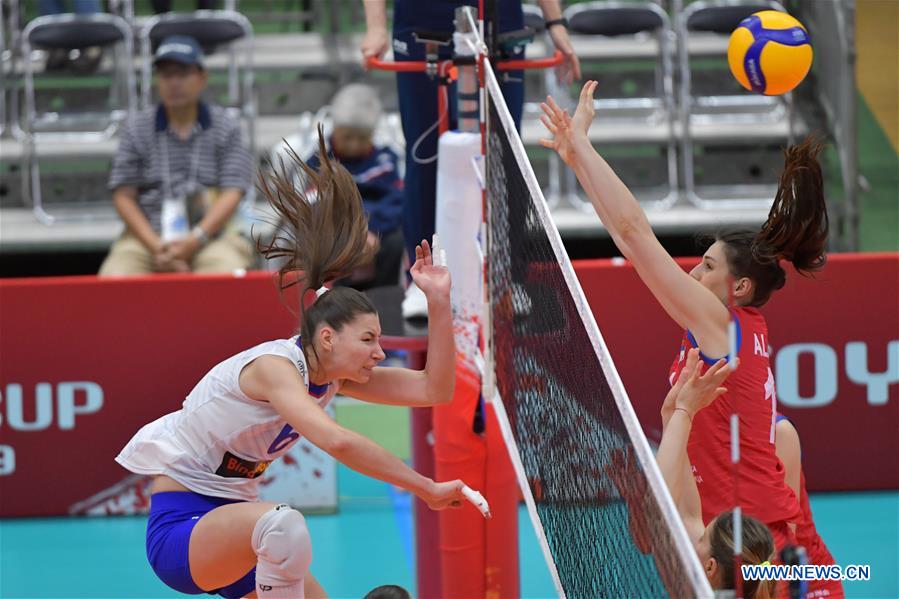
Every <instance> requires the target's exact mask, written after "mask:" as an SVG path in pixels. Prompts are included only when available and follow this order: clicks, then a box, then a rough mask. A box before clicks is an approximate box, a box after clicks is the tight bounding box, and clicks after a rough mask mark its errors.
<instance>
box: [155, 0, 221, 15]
mask: <svg viewBox="0 0 899 599" xmlns="http://www.w3.org/2000/svg"><path fill="white" fill-rule="evenodd" d="M150 2H151V4H152V5H153V12H155V13H156V14H159V13H161V12H169V11H171V10H172V0H150ZM215 5H216V0H197V10H213V9H214V8H215Z"/></svg>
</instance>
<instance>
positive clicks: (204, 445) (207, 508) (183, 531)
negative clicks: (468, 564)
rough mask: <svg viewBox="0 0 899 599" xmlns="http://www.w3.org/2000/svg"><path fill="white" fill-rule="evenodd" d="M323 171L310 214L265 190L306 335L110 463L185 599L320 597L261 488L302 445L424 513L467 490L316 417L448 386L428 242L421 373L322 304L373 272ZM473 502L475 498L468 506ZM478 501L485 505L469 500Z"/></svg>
mask: <svg viewBox="0 0 899 599" xmlns="http://www.w3.org/2000/svg"><path fill="white" fill-rule="evenodd" d="M319 151H320V164H321V166H320V169H319V170H318V172H316V171H314V170H312V169H310V168H309V167H307V166H306V165H305V164H303V163H302V162H301V161H300V160H299V159H298V158H296V157H295V156H294V159H295V160H296V161H297V163H298V166H299V167H300V168H301V169H302V170H303V172H304V173H305V175H306V176H307V177H308V180H309V183H310V185H309V186H308V187H307V188H314V189H315V190H316V191H317V200H316V201H314V202H312V201H310V200H309V198H307V197H306V196H305V195H304V194H303V193H302V192H301V191H300V190H298V189H296V188H295V187H294V186H293V184H292V182H291V179H290V178H288V177H287V176H285V175H284V174H283V173H280V174H276V175H272V176H269V177H268V178H265V177H264V178H263V179H262V190H263V191H264V192H265V194H266V195H267V196H268V199H269V201H270V202H271V204H272V206H273V207H274V209H275V210H276V211H277V213H278V215H279V216H280V217H281V219H282V223H285V224H286V226H282V230H281V232H280V233H279V234H278V235H277V236H276V238H275V239H274V240H273V241H272V242H271V244H270V245H268V246H267V247H264V248H261V251H262V252H263V254H265V255H266V257H286V258H288V260H287V262H286V264H285V265H284V266H283V268H282V269H281V271H280V282H281V287H282V289H283V288H285V287H288V286H290V285H292V284H296V283H297V280H296V279H294V281H293V283H291V282H287V283H285V281H290V278H291V276H292V275H294V274H295V273H297V272H299V273H301V275H300V276H301V278H300V279H299V282H300V283H301V284H302V286H303V287H302V289H303V293H302V294H301V297H303V296H304V295H305V294H306V292H308V291H310V290H313V289H316V290H318V291H317V292H316V295H317V298H316V299H315V301H314V303H313V304H312V305H311V306H310V307H309V308H308V309H306V310H305V311H304V312H303V313H302V321H301V324H300V333H301V334H300V335H298V336H295V337H293V338H291V339H281V340H276V341H269V342H266V343H262V344H260V345H257V346H256V347H253V348H251V349H248V350H246V351H244V352H241V353H239V354H237V355H235V356H233V357H231V358H228V359H226V360H225V361H223V362H221V363H220V364H218V365H216V366H214V367H213V368H212V370H210V371H209V372H208V373H207V374H206V375H205V376H204V377H203V378H202V379H201V380H200V382H199V383H198V384H197V385H196V387H194V389H193V391H191V393H190V394H189V395H188V396H187V399H186V400H185V402H184V404H183V406H182V408H181V409H180V410H178V411H177V412H173V413H171V414H168V415H166V416H163V417H162V418H160V419H158V420H156V421H154V422H151V423H150V424H148V425H146V426H144V427H143V428H142V429H141V430H140V431H139V432H138V433H137V434H136V435H135V436H134V438H133V439H131V441H130V442H129V443H128V445H127V446H126V447H125V448H124V449H123V450H122V452H121V453H120V454H119V456H118V457H117V458H116V460H117V461H118V462H119V463H120V464H122V465H123V466H124V467H125V468H127V469H128V470H130V471H132V472H135V473H138V474H145V475H153V476H155V479H154V482H153V487H152V493H153V494H152V497H151V505H150V516H149V521H148V523H147V540H146V544H147V556H148V558H149V561H150V564H151V565H152V567H153V570H154V571H155V572H156V574H157V575H158V576H159V578H160V579H161V580H162V581H163V582H165V583H166V584H167V585H168V586H170V587H172V588H173V589H175V590H177V591H181V592H183V593H189V594H200V593H204V592H208V593H218V594H219V595H221V596H223V597H245V596H250V597H259V598H260V599H266V598H290V599H297V598H303V597H304V596H305V597H318V596H325V594H324V591H323V589H322V588H321V587H320V586H319V585H318V583H317V582H316V581H315V580H314V578H313V577H312V576H311V575H310V574H309V567H310V563H311V562H312V542H311V539H310V537H309V530H308V529H307V527H306V522H305V520H304V518H303V515H302V514H301V513H300V512H298V511H296V510H294V509H291V508H290V507H288V506H286V505H283V504H282V505H277V504H274V503H265V502H260V501H258V495H259V482H260V477H261V474H262V473H263V472H264V471H265V469H266V468H267V467H268V465H269V464H270V463H271V461H273V460H275V459H277V458H279V457H280V456H282V455H283V454H284V453H285V452H286V451H287V450H288V449H289V448H290V447H291V446H292V445H293V444H294V443H296V441H297V440H298V439H299V438H300V437H301V436H305V437H306V438H307V439H309V441H310V442H312V443H313V444H315V445H316V446H318V447H320V448H321V449H323V450H324V451H326V452H327V453H329V454H330V455H332V456H333V457H334V458H336V459H337V460H339V461H340V462H342V463H343V464H345V465H347V466H349V467H350V468H353V469H354V470H357V471H358V472H361V473H363V474H366V475H368V476H372V477H375V478H378V479H380V480H383V481H385V482H388V483H391V484H395V485H399V486H401V487H403V488H405V489H408V490H409V491H411V492H412V493H414V494H415V495H417V496H418V497H419V498H421V499H422V500H423V501H424V502H425V503H427V504H428V506H429V507H431V509H434V510H442V509H445V508H450V507H459V506H460V505H461V504H462V501H464V500H465V499H466V498H469V500H471V497H472V491H471V489H468V488H467V487H465V485H464V484H463V483H462V481H459V480H454V481H446V482H435V481H433V480H431V479H429V478H426V477H424V476H422V475H420V474H418V473H417V472H415V471H414V470H412V469H411V468H409V467H408V466H406V464H405V463H403V461H402V460H400V459H399V458H397V457H395V456H393V455H392V454H390V453H389V452H388V451H386V450H384V449H382V448H381V447H380V446H378V445H377V444H375V443H374V442H372V441H370V440H369V439H367V438H365V437H363V436H361V435H359V434H357V433H355V432H353V431H350V430H347V429H345V428H343V427H341V426H340V425H338V424H337V423H336V422H334V420H332V419H331V418H330V417H329V416H328V414H327V413H326V412H325V411H324V409H323V408H324V407H325V406H326V405H327V403H328V402H329V401H330V400H331V398H333V397H334V394H335V393H336V392H337V391H338V390H339V391H340V392H341V393H342V394H345V395H349V396H352V397H356V398H358V399H361V400H363V401H369V402H374V403H384V404H392V405H405V406H429V405H436V404H442V403H446V402H449V401H450V400H451V398H452V396H453V388H454V384H455V378H454V377H455V363H454V361H455V345H454V341H453V330H452V315H451V307H450V275H449V271H448V270H447V268H446V267H445V266H438V265H436V264H434V261H433V259H432V255H431V250H430V248H429V246H428V243H427V242H426V241H423V242H422V243H421V245H420V246H419V247H418V248H417V249H416V261H415V264H414V265H413V267H412V270H411V274H412V277H413V279H414V280H415V282H416V284H417V285H418V287H419V288H420V289H421V290H422V291H423V292H424V293H425V295H426V297H427V299H428V333H429V335H428V360H427V366H426V367H425V369H424V371H413V370H408V369H404V368H382V367H378V366H377V365H378V363H379V362H380V361H381V360H383V359H384V353H383V351H382V350H381V347H380V345H379V336H380V333H381V328H380V324H379V319H378V314H377V312H376V311H375V308H374V306H373V305H372V303H371V302H370V301H369V300H368V298H366V296H365V295H363V294H361V293H359V292H358V291H355V290H353V289H350V288H347V287H340V288H336V289H333V290H330V291H328V290H326V289H324V288H322V285H323V283H324V282H325V281H330V280H334V279H338V278H340V277H343V276H346V275H348V274H349V273H350V272H352V271H353V270H354V269H355V268H356V267H358V266H359V265H360V264H363V263H365V261H366V260H368V258H369V257H368V256H366V255H365V251H366V234H367V227H366V222H365V218H364V214H363V208H362V201H361V199H360V197H359V192H358V191H357V188H356V184H355V183H354V181H353V178H352V177H351V176H350V174H349V173H348V172H347V171H346V170H345V169H344V168H343V167H341V166H339V165H338V164H337V163H335V162H334V161H333V160H331V159H330V158H329V157H328V156H327V154H326V152H325V149H324V144H323V142H322V140H321V134H320V139H319ZM466 494H467V495H468V497H467V496H466ZM474 496H475V497H476V498H478V499H481V498H479V497H478V496H477V494H476V493H475V494H474Z"/></svg>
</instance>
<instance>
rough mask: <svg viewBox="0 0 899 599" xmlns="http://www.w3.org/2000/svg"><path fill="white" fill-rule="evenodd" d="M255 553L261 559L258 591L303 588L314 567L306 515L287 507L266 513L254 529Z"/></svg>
mask: <svg viewBox="0 0 899 599" xmlns="http://www.w3.org/2000/svg"><path fill="white" fill-rule="evenodd" d="M253 551H255V552H256V556H257V557H258V562H257V564H256V587H257V590H260V591H269V590H272V588H275V589H277V588H278V587H292V586H293V585H295V584H299V585H302V581H303V578H305V576H306V573H307V572H309V564H311V563H312V540H311V539H310V538H309V529H308V528H306V519H305V518H303V514H301V513H300V512H298V511H296V510H295V509H292V508H291V507H290V506H288V505H285V504H283V503H282V504H281V505H279V506H277V507H274V508H272V509H270V510H269V511H267V512H265V513H264V514H263V515H262V517H261V518H259V520H258V521H257V522H256V527H255V528H254V529H253ZM266 587H272V588H266ZM260 595H261V596H266V595H264V594H262V593H260Z"/></svg>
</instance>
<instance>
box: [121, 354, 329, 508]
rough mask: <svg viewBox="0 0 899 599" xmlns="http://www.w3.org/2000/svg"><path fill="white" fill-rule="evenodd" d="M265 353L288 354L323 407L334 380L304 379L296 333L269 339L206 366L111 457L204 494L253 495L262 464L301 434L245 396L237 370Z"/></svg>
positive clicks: (251, 498) (306, 376) (252, 498)
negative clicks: (171, 407)
mask: <svg viewBox="0 0 899 599" xmlns="http://www.w3.org/2000/svg"><path fill="white" fill-rule="evenodd" d="M264 355H276V356H283V357H285V358H287V359H289V360H290V361H291V362H293V363H294V364H295V365H296V367H297V370H298V371H299V372H300V375H301V376H302V377H303V381H304V382H305V383H306V387H307V389H309V394H310V395H311V396H312V397H313V398H314V399H316V400H317V401H318V404H319V405H320V406H322V407H325V406H326V405H327V404H328V402H330V401H331V399H332V398H333V397H334V394H335V393H336V391H337V389H336V387H337V385H336V384H333V383H332V384H330V385H322V386H318V385H310V384H309V374H308V371H307V368H306V359H305V357H304V356H303V351H302V349H301V348H300V344H299V338H298V337H293V338H292V339H279V340H277V341H268V342H266V343H262V344H260V345H257V346H256V347H253V348H251V349H248V350H246V351H244V352H241V353H239V354H237V355H236V356H232V357H230V358H228V359H227V360H225V361H224V362H221V363H219V364H217V365H216V366H214V367H213V368H212V370H210V371H209V372H208V373H206V376H204V377H203V378H202V379H201V380H200V382H199V383H197V386H196V387H194V389H193V391H191V392H190V394H189V395H188V396H187V399H186V400H185V401H184V404H182V406H181V409H180V410H178V411H177V412H172V413H171V414H166V415H165V416H163V417H162V418H159V419H157V420H154V421H153V422H151V423H150V424H147V425H146V426H144V427H143V428H141V429H140V430H139V431H138V432H137V434H136V435H134V437H133V438H132V439H131V441H129V442H128V444H127V445H126V446H125V448H124V449H122V451H121V453H119V455H118V456H117V457H116V461H117V462H118V463H119V464H121V465H122V466H124V467H125V468H127V469H128V470H130V471H131V472H135V473H137V474H146V475H157V474H164V475H166V476H170V477H171V478H173V479H174V480H176V481H178V482H179V483H181V484H182V485H184V486H185V487H187V488H188V489H190V490H191V491H194V492H195V493H200V494H202V495H210V496H213V497H223V498H228V499H238V500H243V501H255V500H256V499H257V498H258V496H259V481H260V478H261V476H262V473H263V472H265V469H266V468H268V465H269V464H270V463H271V462H272V461H273V460H276V459H278V458H279V457H280V456H281V455H283V454H284V453H286V452H287V450H288V449H290V447H291V446H293V444H294V443H296V442H297V440H298V439H299V438H300V434H299V433H298V432H296V431H295V430H294V429H293V427H291V426H290V425H289V424H288V423H287V422H286V421H285V420H284V419H283V418H281V416H279V415H278V412H277V411H275V409H274V408H273V407H272V406H271V404H269V403H267V402H263V401H256V400H254V399H250V398H249V397H247V396H246V395H245V394H244V392H243V391H241V389H240V384H239V382H238V378H239V377H240V372H241V370H243V368H244V367H245V366H246V365H247V364H249V363H250V362H252V361H253V360H255V359H256V358H258V357H259V356H264Z"/></svg>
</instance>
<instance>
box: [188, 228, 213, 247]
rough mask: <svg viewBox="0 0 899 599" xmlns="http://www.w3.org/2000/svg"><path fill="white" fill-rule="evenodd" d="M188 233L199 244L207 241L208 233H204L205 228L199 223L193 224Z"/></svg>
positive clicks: (204, 243)
mask: <svg viewBox="0 0 899 599" xmlns="http://www.w3.org/2000/svg"><path fill="white" fill-rule="evenodd" d="M190 234H191V235H193V236H194V238H195V239H196V240H197V241H198V242H199V243H200V245H201V246H203V245H206V244H207V243H209V234H208V233H206V230H205V229H204V228H203V227H201V226H200V225H195V226H194V228H193V229H191V230H190Z"/></svg>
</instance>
